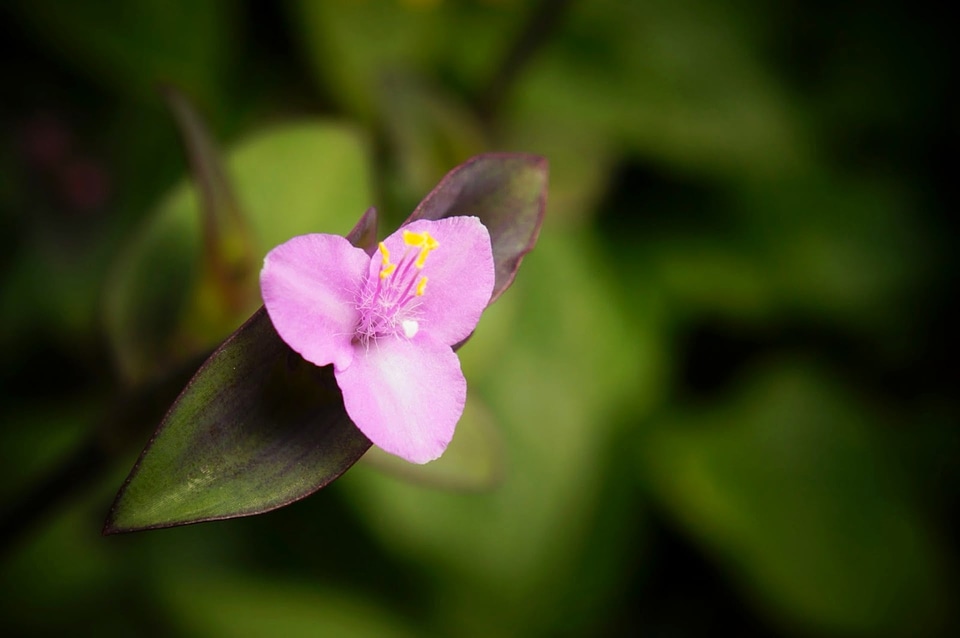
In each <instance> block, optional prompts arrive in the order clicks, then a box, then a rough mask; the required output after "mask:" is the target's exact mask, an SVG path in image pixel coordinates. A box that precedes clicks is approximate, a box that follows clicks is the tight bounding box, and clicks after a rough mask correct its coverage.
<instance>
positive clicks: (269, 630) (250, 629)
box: [160, 573, 422, 638]
mask: <svg viewBox="0 0 960 638" xmlns="http://www.w3.org/2000/svg"><path fill="white" fill-rule="evenodd" d="M160 595H161V597H162V598H163V599H164V600H165V601H166V602H167V604H168V608H169V610H170V612H171V614H172V615H173V617H174V620H175V621H177V622H178V624H179V625H180V628H181V629H182V630H183V631H185V632H186V633H187V635H196V636H210V637H223V638H230V637H232V636H236V637H241V636H243V637H249V636H263V637H264V638H265V637H267V636H283V637H284V638H296V637H297V636H305V637H307V636H309V637H311V638H313V637H315V636H350V638H363V637H365V636H369V637H370V638H407V637H412V636H417V635H422V634H421V633H419V632H415V631H413V629H411V628H410V627H408V626H406V624H405V623H403V622H402V621H401V619H400V618H397V617H395V616H394V615H393V614H391V613H390V612H388V611H387V610H386V609H383V608H382V607H381V606H378V605H377V604H376V603H375V602H373V601H369V600H365V599H363V598H360V597H357V596H353V595H351V594H349V593H347V592H345V591H344V590H343V589H342V588H337V589H335V590H334V589H328V588H320V587H312V586H309V585H306V584H302V583H296V582H282V581H277V580H276V579H269V578H266V577H260V578H256V579H254V578H251V577H249V576H245V575H241V574H227V573H221V574H213V575H211V574H205V575H202V576H199V575H194V576H193V577H192V578H189V579H186V580H184V579H182V578H177V579H176V580H172V581H170V582H168V583H165V584H164V586H163V588H162V590H161V593H160Z"/></svg>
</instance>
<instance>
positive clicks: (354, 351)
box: [260, 217, 494, 463]
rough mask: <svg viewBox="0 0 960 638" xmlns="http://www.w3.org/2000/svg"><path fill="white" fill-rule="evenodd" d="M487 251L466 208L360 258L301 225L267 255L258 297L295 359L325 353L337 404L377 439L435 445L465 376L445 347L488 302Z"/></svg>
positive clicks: (406, 453) (459, 404)
mask: <svg viewBox="0 0 960 638" xmlns="http://www.w3.org/2000/svg"><path fill="white" fill-rule="evenodd" d="M493 285H494V261H493V250H492V247H491V243H490V235H489V233H488V232H487V229H486V228H485V227H484V226H483V224H481V223H480V220H479V219H477V218H476V217H447V218H444V219H440V220H436V221H431V220H419V221H415V222H412V223H410V224H408V225H406V226H404V227H402V228H400V229H399V230H398V231H397V232H395V233H394V234H392V235H390V236H389V237H387V238H386V239H385V240H384V241H383V242H381V243H380V246H379V250H378V251H377V252H375V253H374V254H373V256H372V257H371V256H370V255H368V254H367V253H366V252H364V251H363V250H362V249H360V248H356V247H354V246H353V245H351V244H350V242H348V241H347V240H346V239H345V238H344V237H340V236H338V235H322V234H313V235H302V236H300V237H294V238H293V239H291V240H289V241H287V242H286V243H283V244H281V245H279V246H277V247H276V248H274V249H273V250H271V251H270V253H269V254H268V255H267V257H266V259H265V260H264V264H263V270H262V271H261V273H260V288H261V291H262V293H263V302H264V305H265V306H266V308H267V312H268V313H269V315H270V319H271V321H272V322H273V325H274V327H275V328H276V330H277V333H278V334H279V335H280V337H281V338H282V339H283V340H284V341H285V342H286V343H287V345H289V346H290V347H291V348H293V349H294V350H295V351H297V352H298V353H300V354H301V355H302V356H303V358H304V359H306V360H307V361H310V362H311V363H313V364H315V365H318V366H325V365H329V364H333V371H334V375H335V376H336V379H337V384H338V385H339V386H340V390H341V391H342V393H343V402H344V407H345V408H346V410H347V414H349V415H350V418H351V419H352V420H353V422H354V424H356V426H357V427H358V428H359V429H360V431H361V432H363V433H364V435H366V437H367V438H368V439H370V441H372V442H373V443H374V444H376V445H377V446H379V447H381V448H382V449H384V450H386V451H387V452H390V453H392V454H395V455H397V456H400V457H402V458H404V459H406V460H408V461H411V462H413V463H426V462H427V461H431V460H433V459H435V458H437V457H438V456H440V455H441V454H442V453H443V451H444V450H445V449H446V447H447V444H448V443H449V442H450V440H451V439H452V438H453V431H454V428H455V427H456V424H457V421H458V420H459V419H460V416H461V414H463V406H464V402H465V400H466V392H467V384H466V380H465V379H464V378H463V373H462V372H461V371H460V360H459V359H458V358H457V355H456V353H454V351H453V348H452V346H454V345H455V344H457V343H459V342H460V341H463V340H464V339H466V338H467V337H468V336H469V335H470V333H471V332H473V329H474V328H475V327H476V325H477V322H478V321H479V319H480V314H481V313H482V312H483V309H484V308H486V306H487V303H488V302H489V301H490V297H491V294H492V292H493Z"/></svg>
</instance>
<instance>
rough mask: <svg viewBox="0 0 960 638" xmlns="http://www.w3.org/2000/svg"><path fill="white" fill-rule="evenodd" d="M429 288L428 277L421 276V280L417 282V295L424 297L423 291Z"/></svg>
mask: <svg viewBox="0 0 960 638" xmlns="http://www.w3.org/2000/svg"><path fill="white" fill-rule="evenodd" d="M426 289H427V278H426V277H421V278H420V281H419V282H418V283H417V296H418V297H422V296H423V291H425V290H426Z"/></svg>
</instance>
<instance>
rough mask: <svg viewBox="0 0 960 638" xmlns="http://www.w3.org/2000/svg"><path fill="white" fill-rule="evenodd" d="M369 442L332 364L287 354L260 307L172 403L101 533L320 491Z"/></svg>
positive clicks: (250, 510)
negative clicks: (346, 405) (351, 415)
mask: <svg viewBox="0 0 960 638" xmlns="http://www.w3.org/2000/svg"><path fill="white" fill-rule="evenodd" d="M369 447H370V442H369V441H368V440H367V439H366V437H364V436H363V434H361V433H360V431H359V430H357V429H356V427H354V425H353V424H352V423H351V422H350V419H349V417H347V414H346V412H345V411H344V408H343V398H342V396H341V395H340V390H339V388H338V387H337V384H336V381H335V380H334V378H333V372H332V368H330V367H329V366H328V367H325V368H318V367H316V366H314V365H312V364H310V363H307V362H305V361H304V360H303V359H302V358H301V357H300V356H299V355H297V354H296V353H294V352H293V351H292V350H291V349H290V348H289V347H288V346H287V345H286V344H285V343H284V342H283V341H282V340H281V339H280V337H279V336H278V335H277V333H276V331H275V330H274V329H273V325H272V324H271V323H270V318H269V317H268V316H267V313H266V311H265V310H263V309H261V310H260V311H258V312H257V313H256V314H255V315H254V316H253V317H252V318H251V319H250V321H248V322H247V323H246V324H245V325H244V326H243V327H242V328H241V329H240V330H238V331H237V332H236V333H235V334H234V335H233V336H232V337H230V338H229V339H228V340H227V341H226V342H224V344H223V345H222V346H221V347H220V348H219V349H218V350H217V351H216V352H215V353H214V354H213V355H212V356H211V357H210V359H208V360H207V362H206V363H205V364H204V365H203V367H201V368H200V370H199V371H198V372H197V374H196V376H194V378H193V379H192V380H191V381H190V383H189V384H188V385H187V387H186V389H185V390H184V391H183V394H181V395H180V397H179V398H178V399H177V401H176V402H175V403H174V404H173V407H172V408H171V409H170V412H169V413H168V414H167V417H166V418H165V419H164V420H163V422H162V423H161V424H160V427H159V428H158V429H157V432H156V433H155V434H154V436H153V438H152V440H151V441H150V443H149V444H148V445H147V447H146V449H144V451H143V453H142V454H141V455H140V459H139V460H138V461H137V464H136V465H135V466H134V468H133V470H132V471H131V473H130V476H129V477H128V478H127V481H126V483H125V484H124V486H123V487H122V488H121V490H120V493H119V494H117V498H116V501H115V502H114V504H113V507H112V508H111V510H110V513H109V515H108V517H107V522H106V525H105V526H104V533H105V534H113V533H117V532H129V531H135V530H141V529H152V528H159V527H171V526H174V525H184V524H188V523H198V522H201V521H209V520H217V519H223V518H233V517H237V516H249V515H252V514H260V513H262V512H266V511H269V510H272V509H276V508H278V507H282V506H284V505H287V504H289V503H291V502H293V501H296V500H298V499H301V498H303V497H305V496H308V495H309V494H312V493H313V492H315V491H316V490H319V489H320V488H321V487H323V486H324V485H326V484H328V483H329V482H330V481H332V480H333V479H335V478H336V477H338V476H339V475H340V474H342V473H343V472H344V471H346V470H347V469H348V468H349V467H350V466H351V465H353V464H354V463H355V462H356V461H357V459H359V458H360V457H361V456H362V455H363V453H364V452H366V451H367V448H369Z"/></svg>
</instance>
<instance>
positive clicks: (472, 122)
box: [377, 73, 488, 207]
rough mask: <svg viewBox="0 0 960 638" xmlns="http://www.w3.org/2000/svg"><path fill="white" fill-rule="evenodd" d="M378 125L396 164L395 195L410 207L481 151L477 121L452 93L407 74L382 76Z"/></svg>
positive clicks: (482, 143) (393, 173) (483, 141)
mask: <svg viewBox="0 0 960 638" xmlns="http://www.w3.org/2000/svg"><path fill="white" fill-rule="evenodd" d="M377 97H378V99H379V105H380V106H381V108H380V111H381V113H382V119H383V128H384V133H385V136H386V139H387V143H388V145H389V147H390V151H391V153H390V156H391V158H392V160H393V161H394V162H396V167H395V170H394V171H392V172H391V173H390V175H391V176H392V178H393V180H394V182H395V183H394V184H392V190H393V191H394V192H395V199H396V200H398V201H400V202H410V204H411V207H412V205H414V204H415V203H416V202H417V201H419V199H420V197H421V195H422V194H423V193H424V192H425V191H427V190H429V189H430V188H431V187H432V186H433V185H434V184H436V183H437V181H438V180H439V179H440V178H441V177H442V176H443V175H444V174H445V173H446V172H447V171H448V170H449V168H450V167H451V166H456V165H457V164H460V163H461V162H463V161H465V160H466V159H467V158H469V157H471V156H473V155H476V154H477V153H481V152H483V151H484V150H486V147H487V146H488V144H487V143H486V140H485V139H484V135H483V131H482V129H481V126H480V123H479V121H478V120H477V119H476V117H475V116H474V115H473V114H472V113H471V112H470V111H469V110H468V109H467V107H466V105H464V104H461V103H459V102H457V101H456V100H455V99H454V97H453V96H451V95H449V94H448V93H445V92H443V91H442V90H440V89H439V88H437V87H435V86H432V85H430V84H429V83H428V82H427V81H425V80H423V79H420V78H417V77H415V76H413V75H411V74H404V73H394V74H391V75H390V76H388V77H385V78H384V82H383V87H382V89H381V90H380V91H379V92H378V94H377Z"/></svg>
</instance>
